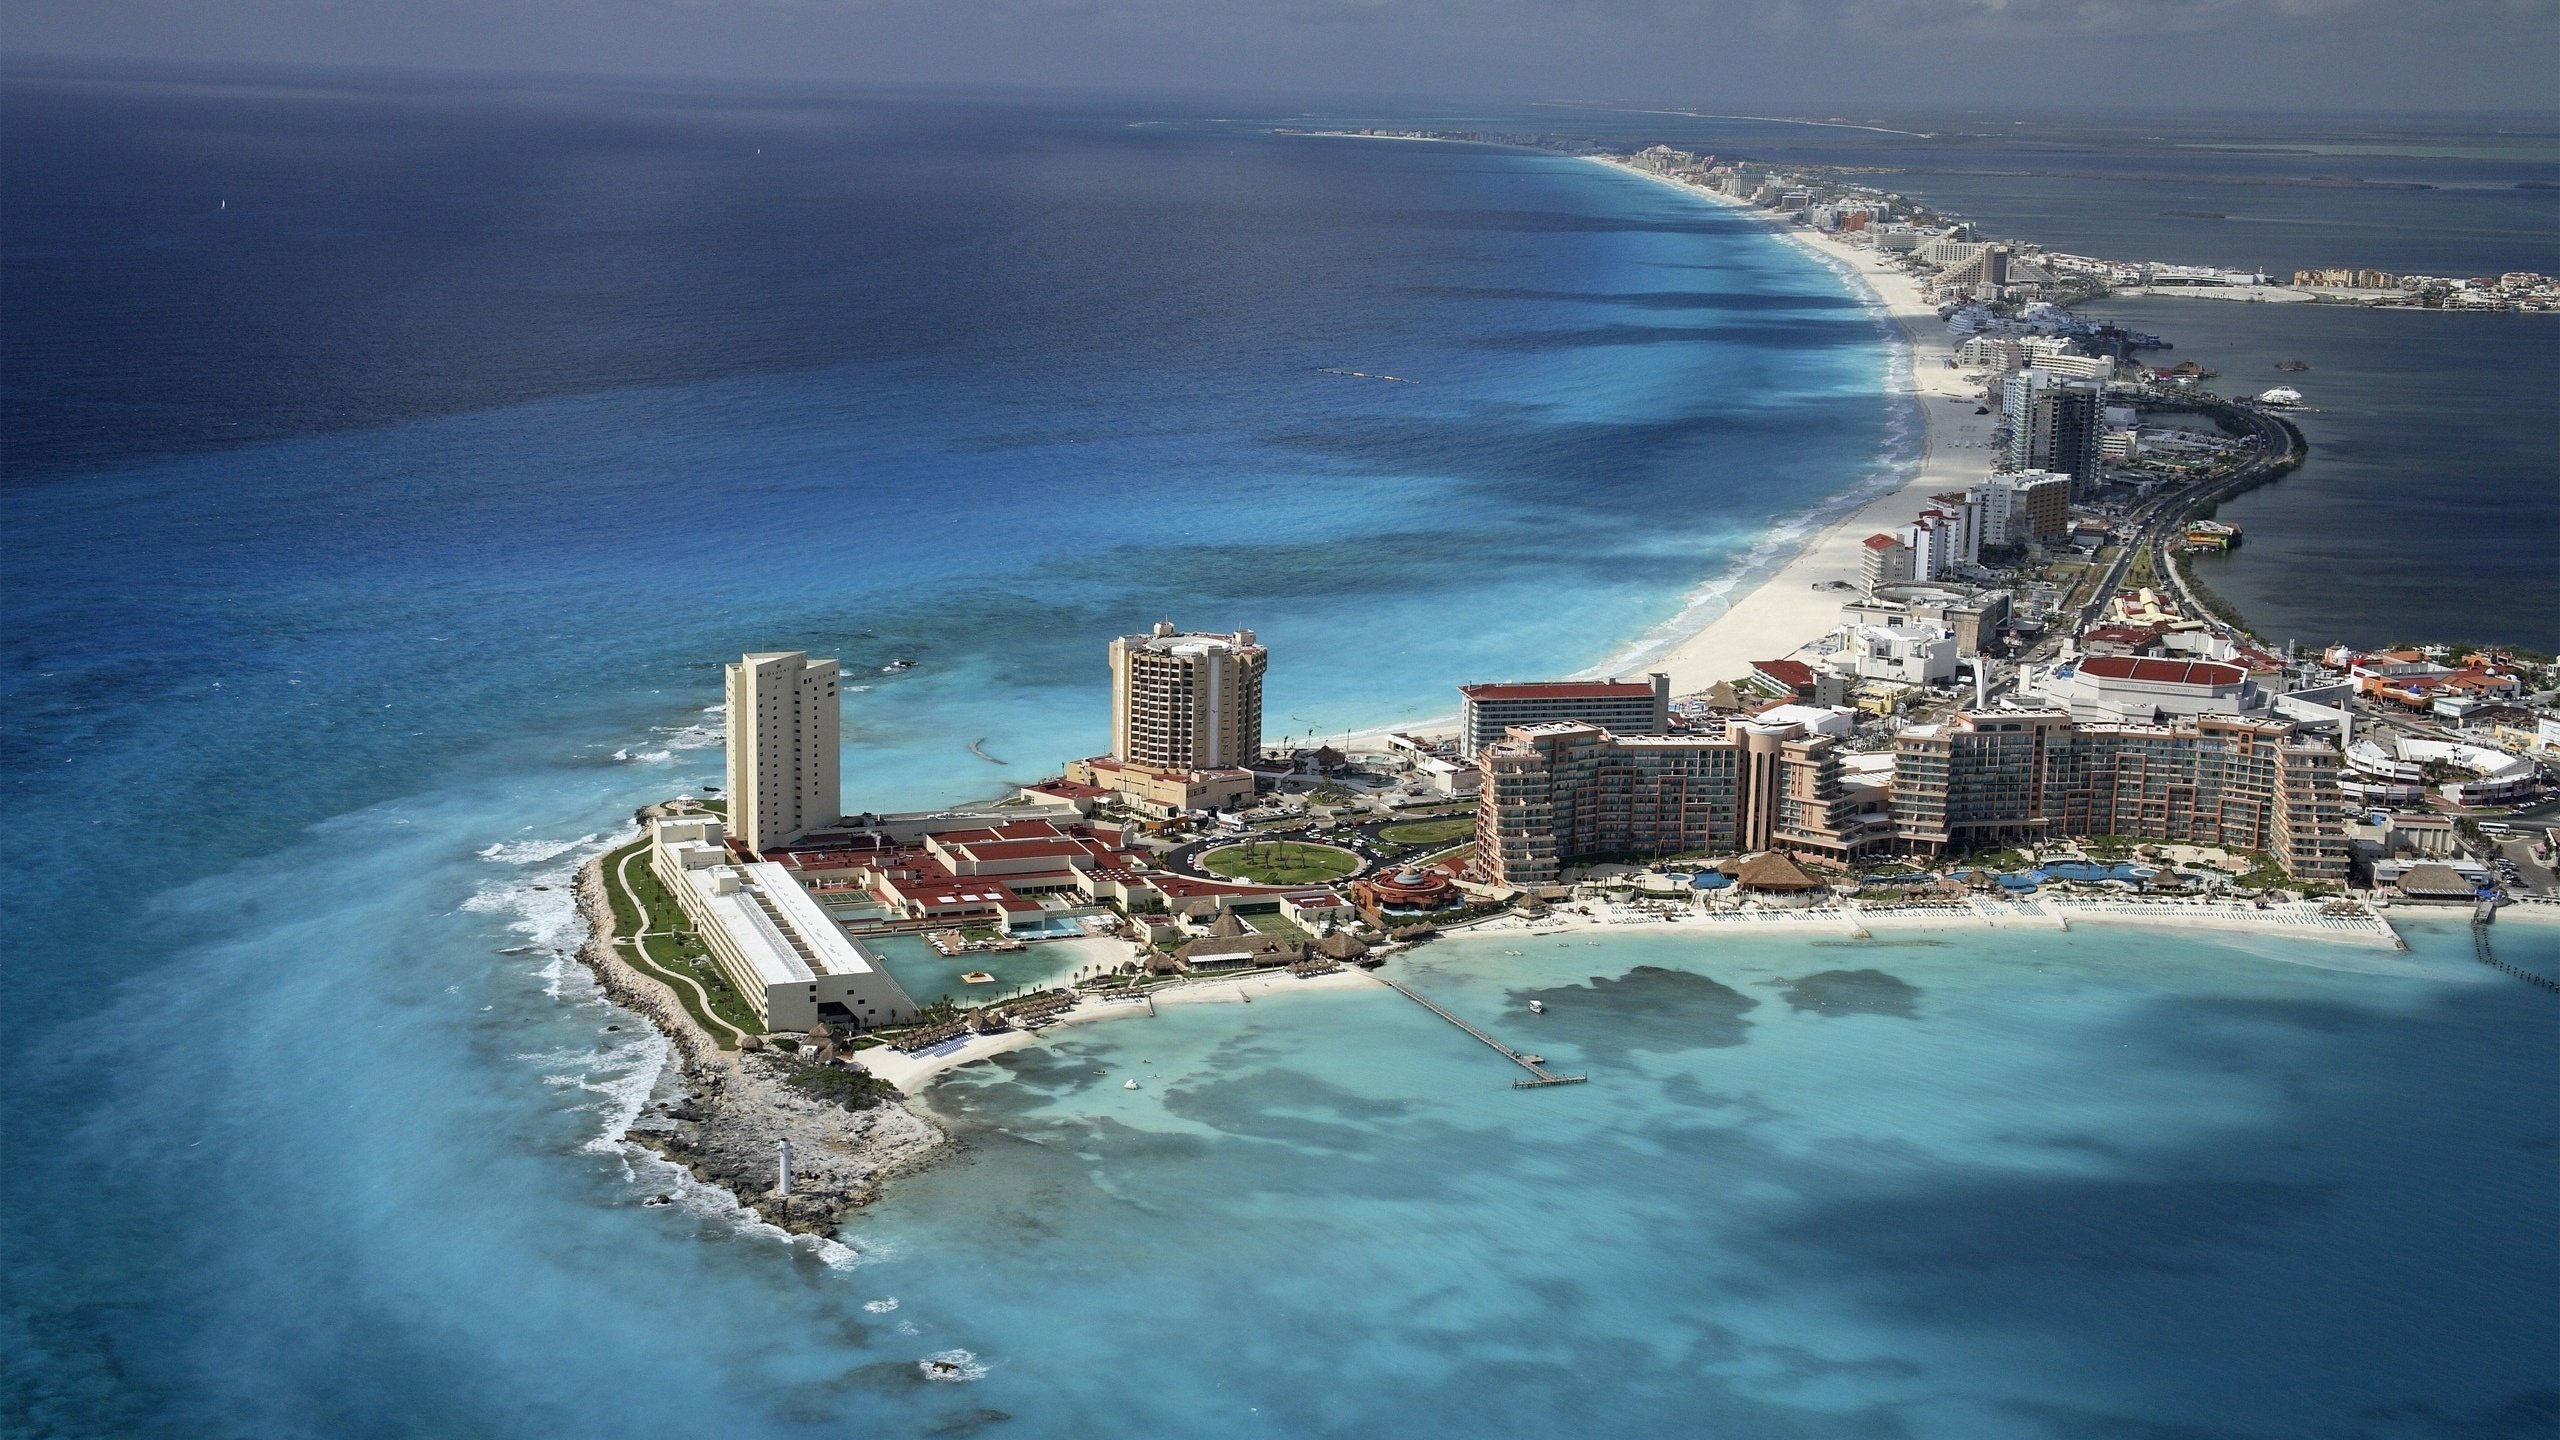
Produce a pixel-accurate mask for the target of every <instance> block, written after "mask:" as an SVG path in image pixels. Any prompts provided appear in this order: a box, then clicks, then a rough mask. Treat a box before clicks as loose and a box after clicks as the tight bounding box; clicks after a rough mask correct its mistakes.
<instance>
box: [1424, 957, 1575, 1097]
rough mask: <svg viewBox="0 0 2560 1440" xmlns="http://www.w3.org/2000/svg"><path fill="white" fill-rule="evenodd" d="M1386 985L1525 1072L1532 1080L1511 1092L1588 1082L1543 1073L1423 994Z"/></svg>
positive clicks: (1543, 1066)
mask: <svg viewBox="0 0 2560 1440" xmlns="http://www.w3.org/2000/svg"><path fill="white" fill-rule="evenodd" d="M1378 978H1379V979H1381V980H1385V979H1386V977H1385V976H1383V975H1381V976H1379V977H1378ZM1387 984H1388V986H1389V987H1390V988H1392V989H1393V990H1394V991H1395V992H1396V993H1397V994H1399V995H1402V996H1403V997H1404V998H1406V999H1407V1000H1410V1001H1412V1002H1413V1003H1414V1004H1416V1005H1419V1006H1421V1007H1422V1008H1423V1009H1425V1010H1428V1011H1430V1012H1431V1013H1432V1014H1434V1015H1437V1016H1439V1017H1440V1018H1441V1019H1443V1020H1446V1021H1448V1022H1449V1023H1450V1024H1452V1025H1455V1026H1457V1027H1458V1028H1459V1029H1461V1030H1464V1031H1466V1032H1467V1033H1468V1034H1470V1035H1473V1036H1474V1037H1476V1038H1477V1039H1478V1040H1481V1041H1483V1042H1484V1043H1485V1044H1487V1045H1490V1046H1492V1047H1493V1048H1494V1049H1495V1050H1496V1051H1499V1052H1500V1053H1501V1055H1502V1058H1503V1059H1505V1060H1508V1061H1510V1062H1511V1063H1512V1064H1514V1065H1517V1066H1519V1067H1520V1068H1521V1069H1523V1070H1526V1071H1528V1072H1529V1074H1530V1075H1531V1076H1532V1077H1534V1078H1531V1079H1527V1080H1514V1081H1512V1082H1511V1088H1512V1089H1514V1090H1535V1089H1537V1088H1538V1087H1540V1086H1542V1085H1579V1084H1581V1083H1583V1082H1584V1081H1586V1080H1589V1079H1590V1078H1591V1077H1590V1076H1588V1075H1558V1074H1556V1073H1554V1072H1553V1071H1551V1070H1549V1069H1547V1067H1546V1064H1545V1062H1543V1061H1540V1060H1535V1059H1531V1058H1530V1057H1529V1056H1526V1055H1523V1054H1521V1053H1520V1052H1519V1051H1517V1050H1514V1049H1512V1048H1511V1047H1510V1046H1508V1045H1505V1044H1503V1043H1502V1042H1501V1041H1499V1040H1496V1039H1494V1038H1493V1037H1492V1036H1490V1035H1488V1034H1486V1033H1485V1032H1484V1031H1482V1030H1479V1029H1477V1028H1476V1027H1475V1026H1473V1025H1470V1024H1468V1023H1467V1022H1466V1021H1464V1020H1461V1019H1459V1018H1458V1017H1457V1016H1455V1015H1452V1014H1450V1013H1449V1012H1448V1011H1447V1010H1444V1009H1442V1008H1441V1007H1440V1005H1439V1004H1438V1003H1437V1002H1435V1001H1434V1000H1432V998H1431V997H1430V996H1428V995H1425V994H1423V993H1422V992H1421V991H1419V990H1416V989H1414V988H1413V987H1412V986H1410V985H1407V984H1405V983H1404V982H1403V981H1401V980H1387Z"/></svg>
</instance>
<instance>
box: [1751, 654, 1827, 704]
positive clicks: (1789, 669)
mask: <svg viewBox="0 0 2560 1440" xmlns="http://www.w3.org/2000/svg"><path fill="white" fill-rule="evenodd" d="M1751 675H1752V678H1753V679H1755V680H1760V681H1763V682H1765V683H1767V684H1771V685H1775V686H1777V687H1778V688H1779V689H1780V690H1783V691H1785V692H1786V693H1787V694H1790V695H1793V696H1795V697H1796V698H1797V699H1799V700H1809V699H1812V698H1813V681H1814V674H1813V667H1812V666H1810V665H1807V664H1806V663H1804V662H1803V661H1801V660H1754V661H1752V662H1751Z"/></svg>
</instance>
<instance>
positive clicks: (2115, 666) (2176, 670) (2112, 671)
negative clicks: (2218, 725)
mask: <svg viewBox="0 0 2560 1440" xmlns="http://www.w3.org/2000/svg"><path fill="white" fill-rule="evenodd" d="M2080 673H2082V674H2084V675H2095V676H2097V677H2098V678H2100V679H2102V680H2138V681H2141V682H2143V683H2145V684H2150V685H2212V686H2221V685H2237V684H2239V683H2240V682H2241V681H2242V680H2243V679H2245V678H2247V674H2246V672H2244V671H2243V670H2241V668H2240V667H2239V666H2237V665H2223V664H2219V663H2217V662H2215V661H2211V660H2155V659H2150V658H2148V657H2145V656H2139V655H2096V656H2092V657H2090V658H2089V659H2086V660H2083V661H2081V662H2080Z"/></svg>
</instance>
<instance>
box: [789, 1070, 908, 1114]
mask: <svg viewBox="0 0 2560 1440" xmlns="http://www.w3.org/2000/svg"><path fill="white" fill-rule="evenodd" d="M783 1079H784V1081H785V1082H786V1083H788V1084H789V1085H790V1086H791V1088H793V1089H795V1090H799V1091H802V1092H804V1093H806V1094H810V1095H814V1096H816V1097H818V1098H819V1099H821V1100H831V1101H833V1102H835V1103H836V1104H838V1105H841V1106H843V1107H844V1108H845V1109H847V1110H869V1109H871V1108H873V1107H874V1106H876V1105H878V1104H880V1103H881V1102H882V1101H884V1100H894V1099H896V1098H897V1095H898V1087H897V1086H895V1085H892V1084H890V1083H889V1082H888V1081H886V1080H883V1079H881V1078H880V1077H879V1076H877V1075H874V1074H872V1073H871V1072H870V1071H868V1070H865V1069H863V1068H861V1067H860V1066H857V1065H844V1066H838V1065H820V1064H818V1063H816V1062H814V1061H804V1062H801V1063H799V1064H795V1065H792V1066H791V1067H790V1069H789V1070H788V1071H786V1072H785V1073H784V1075H783Z"/></svg>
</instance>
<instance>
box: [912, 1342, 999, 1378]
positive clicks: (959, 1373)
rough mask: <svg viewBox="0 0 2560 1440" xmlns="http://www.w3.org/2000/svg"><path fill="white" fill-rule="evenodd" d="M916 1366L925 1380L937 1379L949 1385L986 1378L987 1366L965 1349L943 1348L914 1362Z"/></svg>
mask: <svg viewBox="0 0 2560 1440" xmlns="http://www.w3.org/2000/svg"><path fill="white" fill-rule="evenodd" d="M916 1368H917V1369H919V1370H921V1371H923V1372H924V1378H926V1379H927V1380H939V1381H942V1382H943V1383H945V1384H949V1385H965V1384H967V1383H969V1382H970V1381H972V1380H984V1379H986V1378H987V1367H986V1366H985V1365H984V1364H982V1363H980V1361H979V1359H978V1357H977V1356H976V1355H974V1354H972V1353H970V1352H969V1351H966V1350H943V1351H940V1352H937V1353H935V1354H932V1355H927V1356H926V1357H924V1358H923V1359H922V1360H919V1361H917V1362H916Z"/></svg>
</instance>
